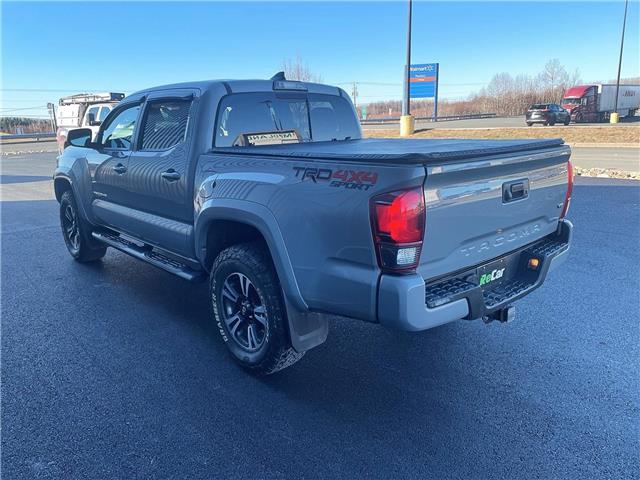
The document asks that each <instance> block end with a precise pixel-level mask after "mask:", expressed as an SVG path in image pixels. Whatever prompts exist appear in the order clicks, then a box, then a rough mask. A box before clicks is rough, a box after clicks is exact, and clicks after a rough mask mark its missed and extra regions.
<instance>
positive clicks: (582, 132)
mask: <svg viewBox="0 0 640 480" xmlns="http://www.w3.org/2000/svg"><path fill="white" fill-rule="evenodd" d="M364 135H365V136H366V137H372V138H393V137H398V136H399V129H389V130H366V129H365V130H364ZM558 137H559V138H562V139H564V141H565V142H567V143H611V144H615V143H631V144H637V145H638V146H640V126H635V125H634V126H624V127H622V126H621V127H610V126H606V127H602V126H601V127H582V126H580V127H564V126H562V127H530V128H477V129H469V130H467V129H465V130H459V129H445V128H435V129H424V130H419V131H417V132H416V133H415V134H414V135H413V136H412V137H411V138H486V139H508V138H558Z"/></svg>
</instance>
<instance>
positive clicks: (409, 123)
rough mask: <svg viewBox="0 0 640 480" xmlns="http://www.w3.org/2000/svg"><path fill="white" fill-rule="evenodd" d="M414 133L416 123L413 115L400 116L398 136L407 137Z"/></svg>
mask: <svg viewBox="0 0 640 480" xmlns="http://www.w3.org/2000/svg"><path fill="white" fill-rule="evenodd" d="M415 131H416V122H415V119H414V118H413V115H402V116H401V117H400V136H401V137H408V136H410V135H413V132H415Z"/></svg>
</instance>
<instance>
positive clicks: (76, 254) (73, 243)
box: [60, 190, 107, 262]
mask: <svg viewBox="0 0 640 480" xmlns="http://www.w3.org/2000/svg"><path fill="white" fill-rule="evenodd" d="M60 227H61V228H62V237H63V238H64V243H65V244H66V246H67V250H69V253H70V254H71V256H72V257H73V258H74V259H76V260H77V261H78V262H95V261H96V260H99V259H101V258H102V257H104V255H105V253H107V247H105V246H102V245H100V244H98V243H97V242H96V241H95V240H93V239H92V238H91V226H90V225H89V224H88V223H87V222H86V221H85V220H84V219H83V218H82V216H81V215H80V212H79V211H78V206H77V204H76V200H75V198H74V197H73V192H72V191H71V190H67V191H66V192H64V193H63V194H62V197H61V198H60Z"/></svg>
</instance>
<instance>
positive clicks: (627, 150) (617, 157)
mask: <svg viewBox="0 0 640 480" xmlns="http://www.w3.org/2000/svg"><path fill="white" fill-rule="evenodd" d="M571 161H572V162H573V164H574V165H575V166H577V167H581V168H614V169H617V170H624V171H627V172H640V148H633V147H615V146H612V147H572V148H571Z"/></svg>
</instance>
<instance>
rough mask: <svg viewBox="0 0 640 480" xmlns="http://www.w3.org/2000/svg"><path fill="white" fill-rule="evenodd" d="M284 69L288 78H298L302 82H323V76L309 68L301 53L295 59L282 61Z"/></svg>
mask: <svg viewBox="0 0 640 480" xmlns="http://www.w3.org/2000/svg"><path fill="white" fill-rule="evenodd" d="M282 69H283V70H284V75H285V77H286V78H287V79H288V80H298V81H301V82H315V83H322V77H321V76H320V75H317V74H315V73H312V72H311V70H309V66H308V65H307V64H306V63H305V62H303V60H302V58H301V57H300V55H297V56H296V58H295V60H290V59H286V60H283V61H282Z"/></svg>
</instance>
